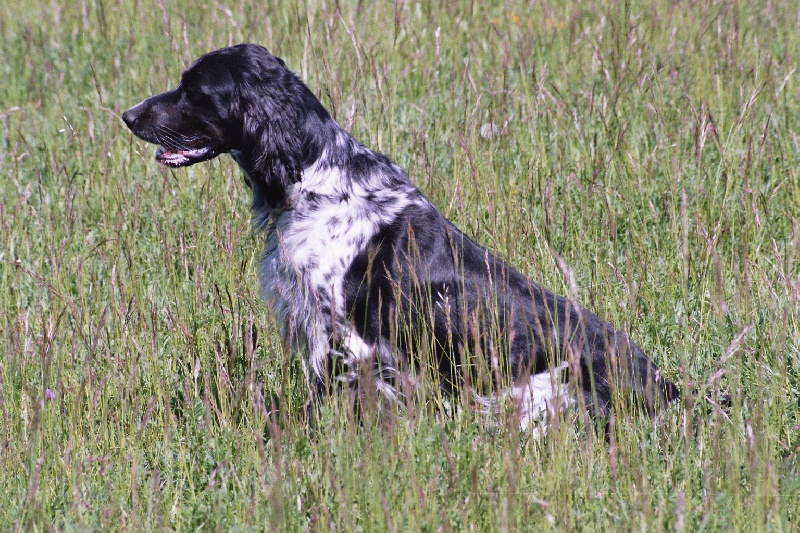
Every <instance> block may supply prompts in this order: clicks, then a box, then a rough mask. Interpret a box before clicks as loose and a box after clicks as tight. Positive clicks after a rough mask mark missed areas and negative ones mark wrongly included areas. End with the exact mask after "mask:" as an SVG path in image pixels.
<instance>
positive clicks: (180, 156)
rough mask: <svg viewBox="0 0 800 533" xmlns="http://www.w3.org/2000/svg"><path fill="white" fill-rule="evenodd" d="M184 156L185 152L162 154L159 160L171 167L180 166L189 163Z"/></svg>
mask: <svg viewBox="0 0 800 533" xmlns="http://www.w3.org/2000/svg"><path fill="white" fill-rule="evenodd" d="M184 154H185V152H162V153H161V154H160V155H159V156H158V159H159V160H160V161H163V162H164V163H169V164H171V165H180V164H183V163H186V162H187V161H189V158H188V157H186V156H185V155H184Z"/></svg>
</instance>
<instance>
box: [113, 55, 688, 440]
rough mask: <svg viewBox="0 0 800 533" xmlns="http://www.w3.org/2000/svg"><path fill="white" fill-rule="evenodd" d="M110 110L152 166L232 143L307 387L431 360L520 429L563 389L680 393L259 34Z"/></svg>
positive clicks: (660, 395)
mask: <svg viewBox="0 0 800 533" xmlns="http://www.w3.org/2000/svg"><path fill="white" fill-rule="evenodd" d="M123 119H124V120H125V123H126V124H127V125H128V126H129V127H130V129H131V131H133V133H135V134H136V135H137V136H139V137H140V138H142V139H144V140H145V141H148V142H151V143H155V144H159V145H161V147H160V148H159V149H158V151H157V152H156V159H157V160H158V161H159V162H161V163H162V164H165V165H168V166H172V167H179V166H186V165H191V164H194V163H197V162H200V161H205V160H208V159H210V158H213V157H216V156H217V155H219V154H222V153H230V154H231V155H232V156H233V157H234V159H235V160H236V162H237V163H238V164H239V166H240V167H241V168H242V169H243V170H244V172H245V176H246V181H247V183H248V185H249V186H250V187H251V189H252V191H253V206H252V207H253V214H254V221H255V224H256V226H257V227H258V228H259V229H262V230H263V231H264V233H265V240H266V251H265V253H264V257H263V260H262V263H261V268H260V275H261V282H262V288H263V291H264V294H265V297H266V299H267V301H268V302H269V305H270V307H271V309H272V311H273V312H274V313H275V315H276V317H277V318H278V321H279V323H280V324H281V327H282V334H283V336H284V339H285V340H286V341H287V343H288V344H290V345H291V346H293V347H295V348H299V349H300V350H302V351H303V352H304V353H305V357H306V359H305V360H306V361H307V363H308V367H310V370H309V375H310V379H312V380H313V381H314V387H313V388H314V389H315V390H317V391H324V390H326V389H327V388H328V387H329V386H330V384H331V382H333V381H337V380H340V381H345V382H348V383H351V384H353V385H354V386H355V385H356V384H358V386H359V387H368V388H369V387H371V388H372V389H373V390H377V391H379V392H380V393H381V394H382V395H384V396H385V397H387V398H389V399H392V400H394V399H396V398H397V397H398V395H399V394H400V393H401V392H402V391H401V390H398V388H400V389H402V387H398V383H401V382H404V381H408V380H409V379H411V380H412V381H413V377H412V378H409V376H414V375H415V374H417V373H419V372H424V371H427V369H429V368H432V369H433V370H434V372H433V373H434V374H435V377H436V379H437V380H438V382H439V384H440V385H441V387H442V388H443V389H445V390H447V391H453V390H456V389H459V388H463V387H465V386H468V387H470V388H472V389H473V390H474V391H475V393H476V394H477V395H478V396H479V397H480V398H482V400H481V402H479V403H483V405H484V406H485V408H486V409H487V410H488V411H494V410H496V409H497V405H498V403H499V402H502V401H511V402H512V403H513V404H514V405H515V406H516V410H517V414H518V417H519V423H520V427H522V428H525V429H529V428H530V429H534V428H533V427H532V426H533V425H534V424H536V423H537V422H539V421H542V422H543V423H542V424H541V425H540V426H539V428H543V427H546V419H547V417H548V416H550V415H552V414H553V413H555V412H558V411H559V410H561V409H562V408H563V407H565V406H568V405H573V404H580V405H582V406H585V408H588V409H589V410H590V411H591V412H592V413H594V414H596V415H603V414H605V413H606V412H607V411H608V409H610V407H611V404H612V396H613V394H614V393H615V390H619V391H620V392H622V393H623V395H625V396H632V397H634V398H635V399H636V401H637V402H638V403H640V404H641V405H643V406H644V407H645V408H646V409H647V410H648V411H650V412H653V411H655V410H656V409H657V408H658V407H659V406H661V405H663V404H664V403H666V402H668V401H671V400H673V399H675V398H677V397H678V390H677V388H676V387H675V385H674V384H672V383H671V382H670V381H668V380H667V379H665V378H664V377H662V376H661V375H660V373H659V372H658V370H657V369H656V367H655V366H654V365H653V363H652V362H651V361H650V360H649V359H648V358H647V357H646V356H645V355H644V353H643V352H642V350H641V349H640V348H639V347H638V346H636V345H635V344H634V343H633V342H631V341H630V340H629V339H628V337H627V336H626V335H624V334H623V333H621V332H619V331H617V330H615V329H614V328H613V327H612V326H611V325H610V324H608V323H607V322H605V321H604V320H602V319H600V318H599V317H598V316H597V315H595V314H594V313H592V312H590V311H588V310H586V309H584V308H582V307H580V306H579V305H577V304H575V303H574V302H572V301H569V300H567V299H565V298H562V297H560V296H557V295H555V294H553V293H551V292H550V291H548V290H547V289H545V288H543V287H541V286H540V285H538V284H536V283H534V282H533V281H532V280H530V279H529V278H527V277H525V276H523V275H522V274H520V273H519V272H518V271H517V270H515V269H514V268H512V267H511V266H510V265H508V264H507V263H505V262H504V261H502V260H500V259H499V258H497V257H496V256H495V255H494V254H492V253H491V252H489V251H487V250H485V249H484V248H481V247H480V246H478V245H477V244H476V243H474V242H473V241H472V240H470V239H469V238H468V237H466V236H465V235H464V234H463V233H462V232H461V231H459V230H458V229H457V228H456V227H455V226H454V225H453V224H452V223H450V222H449V221H448V220H447V219H446V218H445V217H444V216H443V215H442V214H441V213H440V212H439V211H438V210H437V209H436V208H435V207H434V206H433V204H431V202H430V201H429V200H428V199H427V198H426V197H425V196H423V195H422V194H421V193H420V192H419V190H418V189H417V188H416V187H415V186H414V185H413V184H412V183H411V182H410V180H409V179H408V177H407V175H406V173H405V172H404V171H403V170H402V169H401V168H400V167H398V166H397V165H396V164H395V163H393V162H392V161H391V160H389V159H388V158H387V157H386V156H384V155H383V154H379V153H376V152H373V151H371V150H369V149H367V148H365V147H364V146H363V145H361V144H360V143H359V142H358V141H356V140H355V139H354V138H353V137H351V136H350V135H349V133H348V132H346V131H345V130H344V129H343V128H342V127H340V126H339V125H338V124H337V123H336V122H335V121H334V120H333V119H332V118H331V117H330V116H329V115H328V113H327V111H326V110H325V109H324V108H323V106H322V105H321V104H320V102H319V101H318V100H317V99H316V97H314V95H313V94H312V93H311V91H309V90H308V88H307V87H306V86H305V85H304V84H303V83H302V82H301V81H300V80H299V79H298V78H297V76H295V75H294V74H293V73H292V72H290V71H289V70H288V69H287V68H286V67H285V65H284V63H283V61H281V60H280V59H278V58H276V57H274V56H272V55H270V54H269V53H268V52H267V51H266V50H265V49H264V48H262V47H260V46H256V45H239V46H234V47H231V48H224V49H221V50H217V51H215V52H212V53H210V54H207V55H205V56H203V57H201V58H200V59H199V60H198V61H197V62H195V63H194V64H193V65H192V66H191V67H190V68H189V69H187V70H186V72H184V73H183V77H182V80H181V83H180V85H179V86H178V87H177V88H176V89H174V90H172V91H168V92H166V93H164V94H161V95H158V96H154V97H152V98H149V99H147V100H145V101H144V102H142V103H141V104H139V105H137V106H135V107H133V108H132V109H130V110H128V111H127V112H125V114H124V115H123ZM365 375H366V376H368V377H367V378H365V377H364V376H365ZM407 378H408V379H407ZM365 381H366V382H365ZM629 393H630V394H629ZM536 430H537V431H538V429H536Z"/></svg>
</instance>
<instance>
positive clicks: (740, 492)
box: [0, 0, 800, 531]
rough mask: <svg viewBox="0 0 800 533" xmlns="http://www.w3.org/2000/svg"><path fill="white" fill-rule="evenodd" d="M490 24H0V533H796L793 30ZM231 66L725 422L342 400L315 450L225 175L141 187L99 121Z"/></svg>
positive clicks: (139, 167)
mask: <svg viewBox="0 0 800 533" xmlns="http://www.w3.org/2000/svg"><path fill="white" fill-rule="evenodd" d="M6 4H15V5H13V6H12V5H6ZM271 4H275V5H271ZM484 4H486V3H484V2H464V1H461V2H450V1H446V2H431V3H430V5H428V3H419V4H418V3H414V2H396V3H394V4H390V3H381V4H380V5H379V4H375V5H373V4H372V3H369V2H357V3H356V2H350V1H342V2H328V1H323V2H313V1H312V2H309V3H308V7H297V5H296V3H295V2H283V3H281V2H278V3H274V2H260V1H252V0H243V1H240V2H235V3H217V2H211V3H207V4H205V3H189V2H165V1H150V0H124V1H122V2H107V1H100V2H83V1H81V2H73V1H69V0H67V1H64V2H44V1H41V0H31V1H29V2H17V3H14V2H6V3H5V4H4V6H3V7H2V11H0V13H2V17H0V76H2V82H0V176H2V178H0V191H2V195H0V310H1V311H2V313H1V314H0V480H2V483H0V530H8V529H25V530H28V529H34V530H45V529H50V528H54V529H59V530H60V529H70V530H85V529H101V530H107V529H113V530H117V529H123V530H124V529H127V530H146V529H181V530H184V529H222V530H229V529H234V530H250V529H252V530H262V529H270V530H291V531H300V530H303V529H305V528H307V529H310V530H313V531H318V530H320V531H326V530H335V531H338V530H363V531H382V530H391V531H394V530H398V531H403V530H425V531H435V530H442V531H459V530H466V529H470V530H517V529H522V530H545V529H550V528H553V529H558V530H570V529H574V530H581V529H620V530H634V529H636V530H673V529H678V530H679V529H684V530H688V531H693V530H699V529H709V530H749V529H756V530H764V529H770V530H793V529H795V530H796V529H798V528H799V527H800V512H799V511H798V510H799V509H800V459H798V454H799V453H800V436H799V435H800V404H799V400H798V398H799V397H800V379H799V378H800V261H798V258H800V177H798V168H800V146H799V145H798V137H797V130H798V128H799V127H800V118H799V117H800V79H798V72H797V67H798V63H797V58H798V57H800V32H798V31H797V29H798V28H797V20H798V10H797V7H796V6H794V3H793V2H788V1H785V2H766V3H764V2H760V1H755V2H738V3H737V2H721V1H720V2H716V1H712V2H698V3H696V4H697V5H694V4H695V3H694V2H679V3H672V2H668V1H666V0H664V1H661V0H654V1H641V2H640V1H630V2H624V1H619V2H615V1H613V0H596V1H593V2H583V3H575V4H576V5H575V6H568V7H565V6H564V5H563V4H572V3H568V2H556V1H553V2H549V1H543V2H532V3H531V4H532V6H529V5H521V4H520V5H518V4H514V3H512V2H506V3H494V4H493V5H484ZM579 6H580V7H579ZM244 41H248V42H258V43H261V44H263V45H265V46H267V48H269V49H270V50H271V51H272V52H274V53H275V54H276V55H279V56H281V57H283V58H284V59H285V60H286V62H287V64H288V65H289V66H290V67H291V68H292V69H293V70H294V71H296V72H298V73H299V74H300V75H301V76H302V77H303V79H304V80H306V81H307V83H308V85H309V86H310V87H311V88H312V90H313V91H314V92H315V93H316V94H318V95H320V99H321V100H322V102H323V104H324V105H326V107H328V108H329V109H330V110H331V111H332V113H333V114H334V116H335V117H336V118H337V119H338V120H339V121H341V122H342V123H347V124H348V125H350V127H351V131H352V133H353V134H354V135H355V136H356V137H357V138H359V139H360V140H362V141H363V142H364V143H365V144H367V145H368V146H370V147H373V148H375V149H379V150H381V151H383V152H385V153H387V154H389V155H390V156H391V157H392V158H394V159H395V160H397V161H398V162H399V163H400V164H402V165H403V166H404V167H405V168H407V169H408V170H409V173H410V175H411V177H412V179H413V180H414V181H415V182H416V183H418V184H419V186H420V188H421V189H422V190H423V191H424V192H425V193H426V194H427V195H429V196H430V197H431V199H432V200H433V201H434V202H435V203H436V205H437V206H439V208H440V209H441V210H442V211H443V212H444V213H445V214H446V215H447V216H448V217H449V218H451V219H452V220H453V221H454V222H455V223H456V224H457V225H458V226H459V227H461V228H462V229H463V230H465V231H466V232H467V233H468V234H470V235H472V236H474V237H475V238H476V239H477V240H478V241H479V242H481V243H482V244H484V245H487V246H489V247H491V248H494V249H496V250H498V252H499V253H500V254H501V255H502V256H503V257H505V258H507V259H508V260H510V261H511V262H512V263H514V264H515V265H517V266H518V267H520V268H521V269H522V270H523V271H524V272H526V273H528V274H530V275H531V276H533V278H534V279H536V280H538V281H541V282H543V283H544V284H546V285H547V286H549V287H551V288H553V289H555V290H556V291H558V292H560V293H562V294H573V293H577V294H573V295H574V296H576V297H577V298H578V300H579V301H580V302H582V303H583V304H585V305H587V306H588V307H589V308H591V309H593V310H595V311H597V312H598V313H599V314H601V315H602V316H603V317H605V318H607V319H609V320H610V321H612V322H613V323H615V324H616V325H617V326H619V327H620V328H622V329H625V330H627V331H629V332H630V333H631V335H632V336H633V337H634V338H635V339H636V340H637V341H638V342H639V343H640V344H641V345H642V347H643V348H644V349H645V351H647V352H648V353H649V354H651V355H652V357H653V359H654V360H655V361H656V362H657V363H658V364H659V366H660V367H661V368H662V369H663V371H664V372H665V373H666V374H667V375H668V376H669V377H671V378H673V379H675V380H677V381H678V382H679V383H681V386H682V388H684V389H693V390H697V391H700V392H701V394H702V393H705V392H708V393H709V394H712V395H713V394H714V391H715V390H716V389H718V388H722V389H725V390H727V391H729V392H730V394H731V396H732V399H733V406H732V409H731V410H730V412H729V414H728V415H723V414H720V413H719V412H716V411H714V410H713V409H708V408H707V407H706V406H695V407H694V408H692V406H691V405H689V406H686V405H684V406H682V407H683V408H681V409H673V410H671V411H670V412H668V413H666V414H665V415H664V416H663V417H661V418H660V419H659V420H658V421H657V422H655V423H654V422H652V421H648V420H647V419H645V418H642V417H637V416H629V417H628V416H620V417H617V418H616V419H615V420H614V423H613V425H612V427H611V431H610V435H609V438H608V439H605V438H604V437H603V436H602V434H601V433H600V434H598V432H597V431H596V430H595V429H594V428H591V427H589V428H587V427H585V426H584V425H582V424H573V425H562V426H561V427H559V428H558V429H556V430H554V431H553V432H552V433H551V434H550V435H549V436H548V438H546V439H544V440H543V441H541V442H534V441H532V440H531V439H529V438H527V436H526V435H518V434H516V432H514V431H500V432H499V433H498V432H497V431H489V430H487V429H486V428H485V424H484V422H483V421H482V420H480V417H479V416H478V415H476V414H475V413H473V412H470V411H468V410H464V411H456V412H455V413H450V414H447V413H444V412H441V411H437V410H435V409H427V408H425V405H421V406H420V408H419V409H412V410H410V411H409V413H408V414H407V415H405V416H401V417H398V418H397V419H396V420H394V421H393V423H392V424H391V425H390V426H389V427H388V428H387V427H383V428H378V426H377V425H376V424H374V423H373V422H372V421H370V420H366V421H364V422H363V423H358V422H357V421H354V420H353V417H352V416H351V415H349V414H348V410H347V409H346V408H345V407H344V406H345V405H346V403H345V402H343V401H340V400H339V399H333V400H332V401H331V402H330V403H329V404H328V406H327V408H326V409H325V410H324V412H323V413H322V418H323V422H322V423H323V426H322V427H323V428H324V430H323V431H321V432H320V434H319V435H317V437H316V438H314V439H309V438H308V437H307V435H306V427H305V423H304V421H303V420H304V417H305V412H304V404H305V401H306V396H305V392H304V391H305V389H304V384H303V380H302V377H301V376H302V374H301V372H300V366H299V362H298V360H297V358H296V357H294V358H292V357H289V356H288V355H286V354H284V352H283V351H282V349H281V345H280V342H279V340H278V339H277V336H276V333H275V331H276V329H275V327H274V324H273V322H272V320H271V318H270V315H269V313H268V312H267V310H266V306H265V304H264V303H263V302H262V301H261V300H260V299H259V296H258V287H257V280H256V264H257V261H258V257H259V254H260V251H261V244H260V238H259V236H258V235H255V234H254V233H253V232H252V230H251V226H250V219H249V210H248V207H249V197H248V190H247V189H246V187H245V186H244V183H243V180H242V177H241V175H240V173H239V171H238V169H237V168H236V167H235V165H234V163H233V162H232V161H231V160H230V158H228V157H222V158H219V159H218V160H215V161H213V162H211V163H207V164H204V165H199V166H196V167H192V168H189V169H183V170H177V171H168V170H164V169H163V168H159V167H157V165H156V164H155V162H154V161H153V159H152V156H153V147H152V146H146V145H145V144H144V143H142V142H140V141H138V140H135V139H133V138H132V136H131V135H130V134H129V133H128V131H127V130H126V129H125V127H124V125H123V124H122V121H121V120H120V115H121V113H122V111H124V110H125V109H127V108H128V107H130V106H131V105H132V104H134V103H136V102H138V101H139V100H141V99H143V98H144V97H146V96H149V95H152V94H155V93H157V92H161V91H163V90H165V89H167V88H170V87H172V86H174V85H175V84H176V83H177V82H178V80H179V73H180V71H181V70H182V69H183V68H185V67H186V66H187V65H188V64H189V63H190V62H191V60H192V59H194V58H196V57H197V56H199V55H200V54H201V53H203V52H206V51H208V50H211V49H213V48H217V47H221V46H225V45H228V44H232V43H238V42H244ZM489 122H493V123H495V124H497V125H498V126H499V127H500V129H501V131H502V134H501V135H498V136H496V137H493V138H491V139H485V138H483V137H481V136H480V134H479V131H480V127H481V125H483V124H486V123H489ZM559 257H560V258H562V259H563V261H564V264H565V265H566V267H567V268H568V269H569V271H571V273H572V274H571V276H572V282H573V284H574V285H573V284H571V283H570V282H569V280H568V279H567V276H566V275H565V271H564V270H562V269H561V268H560V267H559V261H558V258H559ZM690 403H691V402H690Z"/></svg>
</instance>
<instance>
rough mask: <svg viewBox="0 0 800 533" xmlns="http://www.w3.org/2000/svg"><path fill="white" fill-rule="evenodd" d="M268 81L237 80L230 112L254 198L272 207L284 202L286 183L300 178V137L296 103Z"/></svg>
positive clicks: (301, 144)
mask: <svg viewBox="0 0 800 533" xmlns="http://www.w3.org/2000/svg"><path fill="white" fill-rule="evenodd" d="M272 85H273V83H270V82H268V81H264V80H263V79H259V78H255V79H254V78H253V77H250V79H249V80H246V81H245V82H244V83H239V84H237V86H236V90H235V91H234V94H233V98H232V101H231V115H232V116H235V117H237V118H239V120H238V121H237V122H239V124H240V126H241V131H242V133H241V135H242V148H243V150H242V151H243V155H244V157H243V161H245V162H246V165H248V166H249V167H250V168H245V169H244V170H245V171H246V172H247V173H248V174H249V175H250V179H251V181H252V185H253V189H254V193H255V194H256V197H257V198H256V200H258V199H259V197H260V199H261V200H263V201H265V202H266V203H267V204H268V205H269V206H270V207H272V208H276V207H281V206H283V205H285V204H286V200H287V194H288V189H289V187H290V186H291V185H293V184H294V183H297V182H298V181H299V180H300V175H301V172H302V164H301V161H302V148H303V141H302V139H300V135H299V134H300V131H298V128H297V124H298V120H299V117H298V116H297V115H298V110H297V108H296V106H295V105H292V103H291V102H288V101H285V99H284V98H283V97H282V95H280V94H278V92H277V91H276V90H275V88H274V87H273V86H272Z"/></svg>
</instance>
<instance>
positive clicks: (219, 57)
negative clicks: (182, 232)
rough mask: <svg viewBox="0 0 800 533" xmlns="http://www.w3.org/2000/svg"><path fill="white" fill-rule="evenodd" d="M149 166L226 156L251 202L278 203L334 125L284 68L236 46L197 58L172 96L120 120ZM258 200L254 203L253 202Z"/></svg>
mask: <svg viewBox="0 0 800 533" xmlns="http://www.w3.org/2000/svg"><path fill="white" fill-rule="evenodd" d="M122 119H123V120H124V121H125V124H126V125H127V126H128V128H130V130H131V131H132V132H133V133H134V134H135V135H136V136H137V137H139V138H141V139H143V140H145V141H147V142H150V143H153V144H157V145H159V148H158V150H157V151H156V160H157V161H158V162H159V163H161V164H164V165H167V166H170V167H183V166H187V165H193V164H195V163H199V162H201V161H206V160H208V159H212V158H214V157H216V156H218V155H219V154H222V153H226V152H233V154H234V155H235V158H236V161H237V162H238V163H239V164H240V165H241V166H242V168H243V169H244V170H245V172H246V173H247V174H248V176H249V184H250V185H251V186H252V187H253V189H254V193H255V195H256V201H262V200H263V201H265V202H266V203H268V204H269V205H271V206H275V205H279V204H281V203H283V202H284V201H285V199H286V198H285V197H286V189H287V187H288V186H289V185H291V184H292V183H295V182H296V181H298V180H299V179H300V173H301V172H302V170H303V169H304V168H306V167H307V166H308V165H310V164H312V163H313V162H314V161H316V159H317V158H318V157H319V155H320V153H321V151H322V146H323V145H324V144H325V143H326V142H327V138H329V136H330V135H331V131H332V129H331V125H333V124H334V123H333V121H332V119H331V118H330V116H329V115H328V113H327V112H326V111H325V109H324V108H323V107H322V105H321V104H320V103H319V101H318V100H317V99H316V97H314V95H313V94H312V93H311V91H309V90H308V88H307V87H306V86H305V85H303V83H302V82H301V81H300V80H299V79H298V78H297V76H295V75H294V74H293V73H292V72H291V71H290V70H289V69H287V68H286V65H285V64H284V62H283V61H282V60H281V59H279V58H277V57H275V56H273V55H271V54H270V53H269V52H268V51H267V50H266V49H265V48H263V47H261V46H258V45H252V44H241V45H238V46H233V47H230V48H222V49H220V50H216V51H214V52H211V53H209V54H206V55H204V56H202V57H201V58H200V59H198V60H197V61H196V62H195V63H194V64H193V65H192V66H190V67H189V68H188V69H187V70H186V71H185V72H184V73H183V76H182V77H181V83H180V84H179V85H178V86H177V87H176V88H175V89H173V90H171V91H167V92H165V93H163V94H160V95H157V96H153V97H151V98H148V99H147V100H145V101H143V102H142V103H140V104H138V105H137V106H135V107H132V108H131V109H129V110H128V111H126V112H125V113H124V114H123V115H122ZM259 197H261V198H259Z"/></svg>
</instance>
